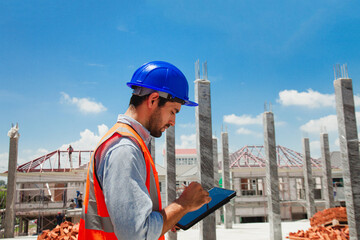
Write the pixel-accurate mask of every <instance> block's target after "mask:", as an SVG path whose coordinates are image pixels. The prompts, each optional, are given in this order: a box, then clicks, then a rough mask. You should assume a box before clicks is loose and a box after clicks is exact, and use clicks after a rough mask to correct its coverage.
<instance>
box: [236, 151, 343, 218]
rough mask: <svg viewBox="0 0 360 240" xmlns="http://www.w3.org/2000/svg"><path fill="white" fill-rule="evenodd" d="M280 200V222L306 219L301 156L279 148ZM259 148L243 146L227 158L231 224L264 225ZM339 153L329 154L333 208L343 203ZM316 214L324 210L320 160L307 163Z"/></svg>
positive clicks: (264, 214) (261, 152) (265, 203)
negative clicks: (232, 198)
mask: <svg viewBox="0 0 360 240" xmlns="http://www.w3.org/2000/svg"><path fill="white" fill-rule="evenodd" d="M276 152H277V161H278V175H279V190H280V200H281V207H280V209H281V219H282V220H296V219H304V218H306V217H307V216H306V202H305V187H304V176H303V160H302V159H303V158H302V154H300V153H298V152H296V151H293V150H291V149H289V148H286V147H283V146H277V147H276ZM264 156H265V154H264V147H263V146H244V147H243V148H241V149H240V150H238V151H236V152H234V153H233V154H231V155H230V162H231V165H230V168H231V176H232V186H233V189H234V190H236V192H237V196H236V198H235V202H234V213H235V216H234V218H235V219H234V221H235V222H237V223H240V222H258V221H266V220H267V216H268V211H267V199H266V191H265V189H266V184H268V183H266V180H265V179H266V172H265V160H264ZM339 156H340V154H339V152H333V153H332V154H331V162H332V179H333V185H334V196H335V202H336V205H343V204H344V201H345V196H344V188H343V180H342V170H341V167H340V165H341V163H340V158H339ZM311 162H312V170H313V180H314V181H313V182H314V198H315V205H316V210H317V211H320V210H322V209H324V208H325V201H324V197H323V193H322V191H323V187H322V177H323V175H322V169H321V160H320V159H311Z"/></svg>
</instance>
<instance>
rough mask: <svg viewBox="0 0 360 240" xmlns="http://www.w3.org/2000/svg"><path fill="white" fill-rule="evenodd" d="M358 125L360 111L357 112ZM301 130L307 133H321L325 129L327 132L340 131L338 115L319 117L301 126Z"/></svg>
mask: <svg viewBox="0 0 360 240" xmlns="http://www.w3.org/2000/svg"><path fill="white" fill-rule="evenodd" d="M356 121H357V125H359V123H360V112H356ZM300 130H301V131H304V132H307V133H320V132H321V131H323V130H325V131H326V132H336V131H338V125H337V116H336V115H328V116H325V117H322V118H319V119H313V120H310V121H308V122H307V123H305V124H304V125H302V126H300Z"/></svg>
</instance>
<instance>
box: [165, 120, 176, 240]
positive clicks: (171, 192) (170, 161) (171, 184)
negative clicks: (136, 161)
mask: <svg viewBox="0 0 360 240" xmlns="http://www.w3.org/2000/svg"><path fill="white" fill-rule="evenodd" d="M165 136H166V137H165V145H166V150H165V167H166V203H167V205H169V204H170V203H172V202H173V201H175V199H176V164H175V127H174V126H170V127H169V128H168V129H167V130H166V133H165ZM167 239H168V240H176V239H177V233H176V232H172V231H169V232H168V233H167Z"/></svg>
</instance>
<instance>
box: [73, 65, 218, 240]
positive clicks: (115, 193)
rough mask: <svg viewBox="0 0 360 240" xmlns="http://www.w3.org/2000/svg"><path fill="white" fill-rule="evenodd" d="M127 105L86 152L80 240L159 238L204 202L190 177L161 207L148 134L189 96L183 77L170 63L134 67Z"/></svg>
mask: <svg viewBox="0 0 360 240" xmlns="http://www.w3.org/2000/svg"><path fill="white" fill-rule="evenodd" d="M127 85H128V86H129V87H131V88H132V89H133V94H132V97H131V99H130V104H129V107H128V109H127V111H126V112H125V114H123V115H119V117H118V120H117V123H116V124H115V125H114V126H113V127H112V128H111V129H110V130H109V131H108V132H107V133H106V134H105V136H104V137H103V138H102V140H101V141H100V143H99V144H98V146H97V148H96V149H95V151H94V154H93V155H92V158H91V161H90V163H89V170H88V175H87V182H86V192H85V197H84V207H83V215H82V218H81V220H80V231H79V239H80V240H85V239H86V240H89V239H119V240H123V239H126V240H132V239H136V240H140V239H148V240H155V239H162V240H164V239H165V238H164V234H165V233H166V232H167V231H169V230H170V229H174V226H175V224H176V223H177V222H178V221H179V220H180V219H181V218H182V217H183V216H184V215H185V214H186V213H188V212H191V211H194V210H196V209H199V208H200V207H201V206H202V205H204V204H205V203H208V202H210V200H211V198H210V197H209V193H208V192H207V191H205V190H204V189H203V188H202V186H201V185H200V184H199V183H196V182H192V183H191V184H190V185H189V186H188V187H186V188H185V190H184V192H183V193H182V194H181V196H180V197H179V198H178V199H176V200H175V201H174V202H173V203H171V204H170V205H168V206H167V207H165V208H162V206H161V196H160V188H159V182H158V175H157V171H156V169H155V164H154V162H153V159H152V158H151V154H150V152H149V148H148V146H149V144H150V140H151V136H153V137H160V136H161V135H162V133H163V132H164V131H165V130H166V129H167V128H168V127H170V126H174V125H175V119H176V114H177V113H178V112H180V109H181V107H182V105H187V106H197V103H195V102H192V101H190V100H189V97H188V92H189V91H188V89H189V86H188V82H187V80H186V78H185V76H184V75H183V74H182V72H181V71H180V70H179V69H178V68H176V67H175V66H174V65H172V64H170V63H167V62H161V61H154V62H149V63H146V64H144V65H143V66H141V67H140V68H139V69H137V70H136V71H135V73H134V75H133V77H132V79H131V81H130V82H128V83H127Z"/></svg>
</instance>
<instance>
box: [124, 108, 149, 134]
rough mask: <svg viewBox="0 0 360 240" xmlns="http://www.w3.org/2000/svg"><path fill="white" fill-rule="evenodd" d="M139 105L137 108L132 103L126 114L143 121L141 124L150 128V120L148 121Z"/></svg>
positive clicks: (140, 121)
mask: <svg viewBox="0 0 360 240" xmlns="http://www.w3.org/2000/svg"><path fill="white" fill-rule="evenodd" d="M139 107H140V106H138V107H137V108H135V107H134V106H133V105H130V106H129V108H128V109H127V110H126V112H125V114H124V115H126V116H128V117H131V118H132V119H135V120H136V121H138V122H139V123H141V125H143V126H144V127H145V128H146V129H148V121H146V119H147V118H146V117H145V116H143V114H142V111H141V109H138V108H139Z"/></svg>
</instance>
